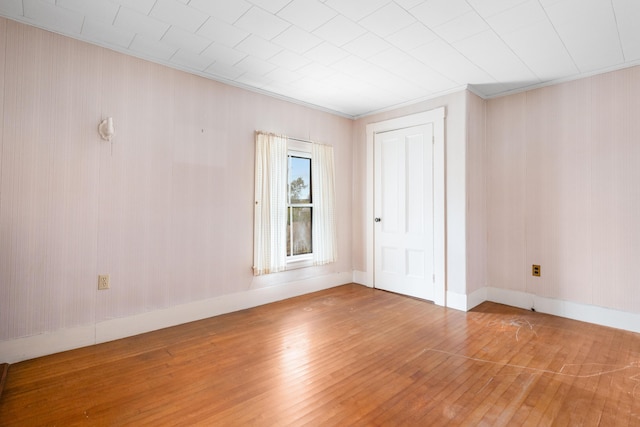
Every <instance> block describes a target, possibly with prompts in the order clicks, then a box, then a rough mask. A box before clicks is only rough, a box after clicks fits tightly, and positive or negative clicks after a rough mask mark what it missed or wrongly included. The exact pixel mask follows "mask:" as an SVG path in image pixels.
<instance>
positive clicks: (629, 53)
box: [613, 0, 640, 61]
mask: <svg viewBox="0 0 640 427" xmlns="http://www.w3.org/2000/svg"><path fill="white" fill-rule="evenodd" d="M613 7H614V10H615V14H616V21H617V22H618V27H619V31H620V42H621V43H622V51H623V52H624V59H625V60H626V61H635V60H637V59H640V25H638V23H639V22H640V2H639V1H637V0H613Z"/></svg>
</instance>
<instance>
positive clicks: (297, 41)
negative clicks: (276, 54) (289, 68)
mask: <svg viewBox="0 0 640 427" xmlns="http://www.w3.org/2000/svg"><path fill="white" fill-rule="evenodd" d="M273 41H274V43H277V44H279V45H280V46H282V47H286V48H287V49H289V50H290V51H293V52H296V53H300V54H302V53H305V52H306V51H308V50H309V49H312V48H314V47H316V46H318V45H319V44H320V43H322V39H321V38H320V37H317V36H314V35H313V34H311V33H309V32H307V31H304V30H302V29H300V28H298V27H295V26H291V27H289V28H288V29H286V30H285V31H284V32H283V33H282V34H280V35H279V36H277V37H275V38H274V39H273Z"/></svg>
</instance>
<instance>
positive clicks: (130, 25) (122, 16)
mask: <svg viewBox="0 0 640 427" xmlns="http://www.w3.org/2000/svg"><path fill="white" fill-rule="evenodd" d="M114 25H115V26H116V27H120V28H124V29H126V30H129V31H131V32H134V33H138V34H144V35H145V36H147V37H151V38H153V39H155V40H156V41H157V40H160V39H161V38H162V36H163V35H164V33H166V32H167V30H168V29H169V24H167V23H164V22H162V21H158V20H157V19H154V18H152V17H150V16H148V15H145V14H143V13H141V12H138V11H137V10H134V9H129V8H128V7H121V8H120V11H119V12H118V16H117V17H116V20H115V22H114Z"/></svg>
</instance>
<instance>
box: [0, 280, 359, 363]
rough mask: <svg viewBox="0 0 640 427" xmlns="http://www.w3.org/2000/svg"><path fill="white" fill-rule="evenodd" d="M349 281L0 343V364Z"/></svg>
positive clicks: (257, 292) (261, 291)
mask: <svg viewBox="0 0 640 427" xmlns="http://www.w3.org/2000/svg"><path fill="white" fill-rule="evenodd" d="M352 279H353V274H352V273H351V272H344V273H336V274H330V275H325V276H318V277H312V278H306V279H302V280H296V281H292V282H287V283H282V284H279V285H275V286H269V287H263V288H258V289H251V290H248V291H245V292H239V293H235V294H230V295H222V296H219V297H216V298H210V299H207V300H202V301H195V302H191V303H187V304H182V305H177V306H174V307H170V308H166V309H163V310H155V311H150V312H147V313H141V314H137V315H135V316H128V317H123V318H118V319H110V320H106V321H104V322H100V323H97V324H95V325H86V326H79V327H76V328H70V329H63V330H58V331H54V332H48V333H43V334H39V335H32V336H29V337H22V338H17V339H12V340H6V341H0V362H5V363H16V362H20V361H22V360H27V359H33V358H35V357H40V356H45V355H48V354H53V353H58V352H61V351H66V350H71V349H74V348H79V347H85V346H88V345H93V344H99V343H103V342H107V341H113V340H116V339H120V338H126V337H130V336H133V335H138V334H142V333H145V332H150V331H155V330H158V329H162V328H167V327H170V326H176V325H180V324H183V323H187V322H193V321H196V320H201V319H206V318H209V317H213V316H218V315H221V314H226V313H231V312H234V311H238V310H243V309H246V308H251V307H257V306H259V305H263V304H268V303H271V302H275V301H280V300H283V299H287V298H292V297H296V296H300V295H304V294H308V293H311V292H316V291H321V290H323V289H329V288H333V287H335V286H339V285H343V284H346V283H350V282H351V281H352Z"/></svg>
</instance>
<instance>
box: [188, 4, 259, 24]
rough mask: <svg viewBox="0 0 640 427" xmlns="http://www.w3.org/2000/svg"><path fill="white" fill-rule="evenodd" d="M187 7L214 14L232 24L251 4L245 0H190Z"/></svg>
mask: <svg viewBox="0 0 640 427" xmlns="http://www.w3.org/2000/svg"><path fill="white" fill-rule="evenodd" d="M189 7H193V8H195V9H198V10H199V11H201V12H204V13H206V14H207V15H209V16H214V17H215V18H216V19H217V20H220V21H224V22H226V23H228V24H233V23H234V22H236V21H237V20H238V18H240V17H241V16H242V15H243V14H244V13H246V12H247V11H248V10H249V8H250V7H251V4H249V3H248V2H246V1H245V0H233V1H229V0H191V1H190V2H189Z"/></svg>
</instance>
